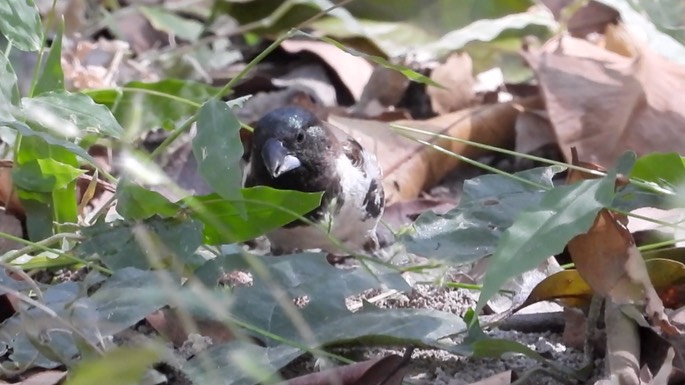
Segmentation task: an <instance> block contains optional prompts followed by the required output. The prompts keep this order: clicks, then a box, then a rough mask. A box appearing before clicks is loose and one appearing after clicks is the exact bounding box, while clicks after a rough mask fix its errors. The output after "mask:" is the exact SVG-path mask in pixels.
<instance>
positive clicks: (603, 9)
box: [542, 0, 619, 37]
mask: <svg viewBox="0 0 685 385" xmlns="http://www.w3.org/2000/svg"><path fill="white" fill-rule="evenodd" d="M542 3H543V4H545V6H547V8H549V9H550V11H552V14H553V15H554V18H555V19H557V20H559V19H560V18H561V15H562V12H563V10H564V8H565V7H567V6H569V5H571V4H573V3H578V2H577V1H575V0H542ZM618 17H619V13H618V11H616V10H615V9H613V8H611V7H610V6H608V5H604V4H602V3H599V2H597V1H589V2H588V4H587V5H585V6H584V7H582V8H580V9H578V11H576V13H574V14H573V16H572V17H571V19H570V20H568V31H569V33H571V35H572V36H576V37H583V36H585V35H587V34H589V33H591V32H602V31H603V30H604V27H605V26H606V25H607V24H609V23H612V22H614V21H616V20H618Z"/></svg>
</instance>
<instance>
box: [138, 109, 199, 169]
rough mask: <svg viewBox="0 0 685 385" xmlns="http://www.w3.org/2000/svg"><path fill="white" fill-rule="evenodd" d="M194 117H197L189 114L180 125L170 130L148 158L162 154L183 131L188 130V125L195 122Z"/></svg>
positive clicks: (190, 125)
mask: <svg viewBox="0 0 685 385" xmlns="http://www.w3.org/2000/svg"><path fill="white" fill-rule="evenodd" d="M195 119H197V116H196V115H193V116H191V117H190V118H188V120H186V121H185V122H183V124H181V125H180V126H178V127H176V128H175V129H174V130H173V131H171V134H169V136H167V137H166V139H164V141H163V142H162V143H161V144H160V145H159V146H157V148H155V149H154V150H153V151H152V153H150V159H155V158H157V157H158V156H159V155H160V154H162V153H163V152H164V151H165V150H166V149H167V148H168V147H169V146H170V145H171V144H172V143H173V142H174V141H175V140H176V139H178V137H179V136H181V135H183V133H184V132H186V131H188V130H190V127H192V126H193V123H195Z"/></svg>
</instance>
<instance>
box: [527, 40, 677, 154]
mask: <svg viewBox="0 0 685 385" xmlns="http://www.w3.org/2000/svg"><path fill="white" fill-rule="evenodd" d="M524 57H525V58H526V60H527V61H528V63H529V64H530V66H531V67H532V69H533V70H534V71H535V73H536V76H537V79H538V82H539V84H540V88H541V90H542V93H543V96H544V98H545V103H546V106H547V111H548V112H549V116H550V119H551V121H552V124H553V126H554V130H555V132H556V136H557V139H558V143H559V146H560V147H561V148H562V150H563V151H564V154H565V156H566V158H567V160H570V159H571V154H570V150H569V149H570V148H571V147H572V146H575V147H577V148H578V153H579V155H580V157H581V158H583V159H589V160H591V161H593V162H596V163H599V164H601V165H603V166H609V165H613V163H614V161H615V160H616V159H617V158H618V156H619V155H620V154H622V153H623V152H625V151H626V150H634V151H635V152H636V153H637V154H638V155H643V154H647V153H651V152H655V151H661V152H669V151H674V152H679V151H682V149H683V148H685V135H683V127H685V111H684V110H683V109H682V106H683V105H684V104H685V67H684V66H682V65H679V64H675V63H672V62H670V61H668V60H666V59H664V58H663V57H661V56H659V55H658V54H656V53H654V52H653V51H651V50H649V48H647V47H644V46H642V47H641V48H640V54H639V55H638V57H637V58H636V59H629V58H626V57H624V56H620V55H617V54H615V53H613V52H610V51H608V50H605V49H602V48H600V47H597V46H595V45H593V44H591V43H589V42H587V41H584V40H580V39H575V38H571V37H564V38H561V39H557V40H552V41H550V42H549V43H547V44H546V45H545V46H543V47H542V48H541V49H537V50H531V51H528V52H526V53H524Z"/></svg>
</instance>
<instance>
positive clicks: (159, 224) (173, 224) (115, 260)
mask: <svg viewBox="0 0 685 385" xmlns="http://www.w3.org/2000/svg"><path fill="white" fill-rule="evenodd" d="M81 231H82V232H83V235H84V236H85V237H86V240H85V241H84V242H83V243H81V244H80V245H79V246H78V248H77V250H78V253H79V254H80V255H82V256H83V257H86V258H90V257H91V256H96V257H99V258H100V259H101V260H102V262H103V263H104V264H105V265H107V267H109V268H110V269H113V270H119V269H123V268H126V267H135V268H138V269H148V268H150V267H157V266H160V265H161V266H164V265H170V264H172V263H174V262H175V258H179V259H180V260H181V261H183V262H184V263H185V264H192V263H194V262H195V260H196V257H195V252H196V250H197V248H198V247H200V245H201V244H202V224H201V223H198V222H196V221H193V220H188V219H185V220H182V219H179V218H167V219H161V218H158V217H153V218H150V219H147V220H144V221H141V222H139V223H131V222H124V221H116V222H114V223H104V221H98V222H97V223H96V224H95V225H93V226H91V227H86V228H83V229H82V230H81Z"/></svg>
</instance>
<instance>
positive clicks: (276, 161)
mask: <svg viewBox="0 0 685 385" xmlns="http://www.w3.org/2000/svg"><path fill="white" fill-rule="evenodd" d="M262 159H263V160H264V165H265V166H266V169H267V170H269V173H270V174H271V176H272V177H274V178H278V177H279V176H280V175H282V174H285V173H286V172H288V171H290V170H294V169H296V168H298V167H300V166H301V165H302V163H301V162H300V160H299V159H297V158H296V157H295V156H293V155H290V154H288V150H286V148H285V147H283V143H282V142H281V141H280V140H276V139H273V138H271V139H268V140H267V141H266V143H264V147H263V148H262Z"/></svg>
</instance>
